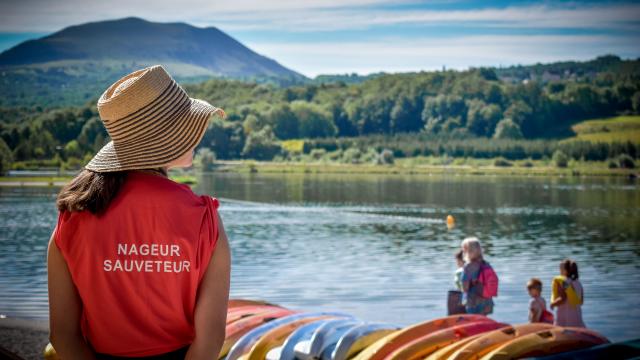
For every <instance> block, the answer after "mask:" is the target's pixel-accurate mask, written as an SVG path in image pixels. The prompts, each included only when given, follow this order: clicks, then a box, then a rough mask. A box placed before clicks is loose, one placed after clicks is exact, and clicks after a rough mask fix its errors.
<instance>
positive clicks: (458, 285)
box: [453, 250, 464, 291]
mask: <svg viewBox="0 0 640 360" xmlns="http://www.w3.org/2000/svg"><path fill="white" fill-rule="evenodd" d="M456 265H457V266H458V268H457V269H456V272H455V275H454V278H453V279H454V282H455V284H456V288H457V289H458V290H460V291H462V272H463V270H464V258H463V257H462V250H459V251H458V252H457V253H456Z"/></svg>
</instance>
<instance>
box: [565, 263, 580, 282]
mask: <svg viewBox="0 0 640 360" xmlns="http://www.w3.org/2000/svg"><path fill="white" fill-rule="evenodd" d="M560 267H561V268H562V269H564V271H566V272H567V276H568V277H569V278H570V279H571V280H578V278H579V277H580V275H579V274H578V263H576V262H575V261H573V260H570V259H565V260H562V262H560Z"/></svg>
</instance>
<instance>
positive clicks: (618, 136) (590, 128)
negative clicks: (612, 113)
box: [565, 115, 640, 143]
mask: <svg viewBox="0 0 640 360" xmlns="http://www.w3.org/2000/svg"><path fill="white" fill-rule="evenodd" d="M571 129H572V130H573V131H574V132H575V133H576V136H575V137H572V138H569V139H567V140H565V141H572V140H583V141H591V142H627V141H630V142H633V143H640V116H638V115H634V116H618V117H613V118H608V119H594V120H587V121H583V122H580V123H578V124H575V125H574V126H573V127H572V128H571Z"/></svg>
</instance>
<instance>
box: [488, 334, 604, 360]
mask: <svg viewBox="0 0 640 360" xmlns="http://www.w3.org/2000/svg"><path fill="white" fill-rule="evenodd" d="M608 342H609V340H608V339H607V338H605V337H604V336H602V335H600V334H599V333H597V332H595V331H593V330H588V329H584V328H570V327H566V328H562V327H554V328H551V329H547V330H542V331H538V332H535V333H532V334H528V335H524V336H521V337H518V338H515V339H513V340H511V341H508V342H507V343H504V344H502V345H500V346H499V347H497V348H496V349H494V350H493V351H491V352H490V353H489V354H487V355H485V356H483V357H482V359H483V360H489V359H490V360H503V359H519V358H523V357H532V356H547V355H553V354H557V353H561V352H565V351H570V350H577V349H584V348H587V347H591V346H595V345H600V344H606V343H608Z"/></svg>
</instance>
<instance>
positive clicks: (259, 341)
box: [220, 300, 640, 360]
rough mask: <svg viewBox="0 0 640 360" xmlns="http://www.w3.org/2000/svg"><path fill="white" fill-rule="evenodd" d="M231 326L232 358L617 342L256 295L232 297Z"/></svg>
mask: <svg viewBox="0 0 640 360" xmlns="http://www.w3.org/2000/svg"><path fill="white" fill-rule="evenodd" d="M226 330H227V332H226V340H225V342H224V346H223V349H222V352H221V354H220V359H226V360H264V359H268V360H295V359H300V360H311V359H320V360H329V359H332V360H333V359H335V360H346V359H354V360H412V359H429V360H440V359H456V360H467V359H474V360H475V359H519V358H530V357H543V356H553V355H562V354H570V352H571V351H576V350H582V351H583V352H585V351H586V353H588V352H589V349H600V350H599V351H600V353H602V351H603V349H604V351H605V352H606V351H607V350H606V349H608V348H609V347H612V346H613V344H610V343H609V341H608V340H607V338H605V337H604V336H602V335H601V334H599V333H597V332H595V331H593V330H589V329H584V328H566V327H558V326H553V325H549V324H522V325H509V324H504V323H500V322H497V321H495V320H492V319H490V318H488V317H486V316H482V315H468V314H465V315H454V316H448V317H443V318H439V319H435V320H429V321H424V322H420V323H417V324H414V325H411V326H407V327H400V326H397V325H393V324H385V323H372V322H366V321H362V320H360V319H357V318H355V317H353V316H351V315H349V314H344V313H339V312H297V311H293V310H290V309H286V308H283V307H280V306H277V305H273V304H268V303H265V302H260V301H251V300H231V301H230V303H229V310H228V315H227V328H226ZM585 349H587V350H585ZM594 351H595V350H594ZM583 355H584V354H583ZM638 355H640V354H638ZM638 355H636V356H638ZM584 356H586V355H584ZM618 358H619V357H618ZM563 359H564V358H563Z"/></svg>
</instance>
